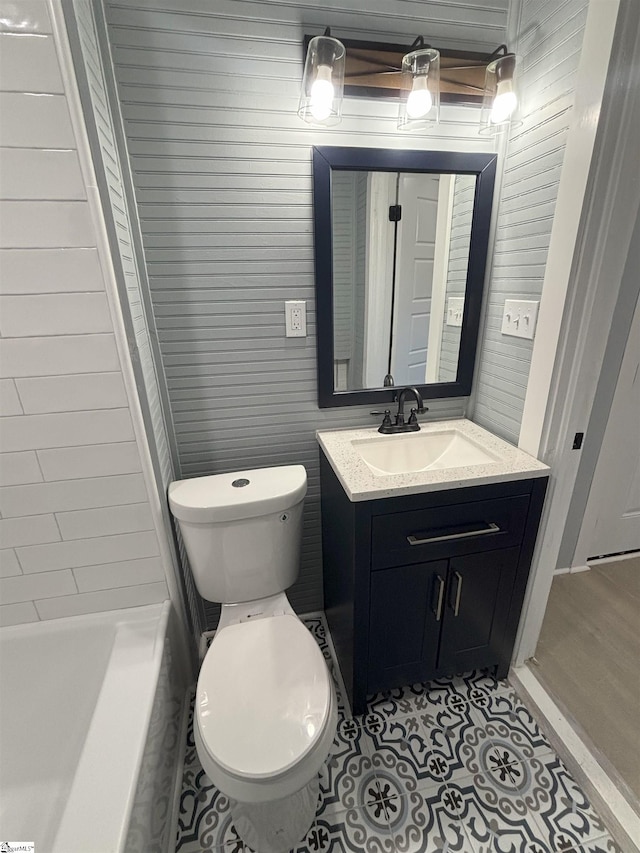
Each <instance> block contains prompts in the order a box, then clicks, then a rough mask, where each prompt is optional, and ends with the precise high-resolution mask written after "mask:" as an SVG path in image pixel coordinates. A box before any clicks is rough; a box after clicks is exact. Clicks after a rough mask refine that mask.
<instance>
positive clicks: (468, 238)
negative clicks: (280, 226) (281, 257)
mask: <svg viewBox="0 0 640 853" xmlns="http://www.w3.org/2000/svg"><path fill="white" fill-rule="evenodd" d="M495 163H496V156H495V155H493V154H490V155H486V154H465V153H452V152H425V151H388V150H378V149H361V148H334V147H323V148H315V149H314V162H313V166H314V213H315V260H316V305H317V321H318V330H317V338H318V387H319V394H318V396H319V405H320V406H321V407H330V406H341V405H354V404H357V403H378V402H383V401H385V402H391V400H392V399H393V396H394V394H393V386H398V387H403V386H405V385H415V386H417V387H418V388H419V389H420V390H421V392H422V394H423V397H424V398H426V399H429V398H431V399H433V398H436V397H451V396H463V395H467V394H469V393H470V391H471V380H472V376H473V366H474V361H475V350H476V343H477V333H478V326H479V320H480V307H481V302H482V287H483V281H484V271H485V263H486V256H487V244H488V232H489V220H490V215H491V202H492V197H493V184H494V179H495Z"/></svg>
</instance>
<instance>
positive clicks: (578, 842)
mask: <svg viewBox="0 0 640 853" xmlns="http://www.w3.org/2000/svg"><path fill="white" fill-rule="evenodd" d="M541 766H542V770H543V772H544V774H545V776H546V779H547V780H548V783H547V784H548V794H549V795H548V797H547V798H546V799H545V800H544V801H543V802H542V803H541V807H540V809H539V810H538V811H536V814H535V819H536V821H537V823H538V826H539V827H540V829H541V831H542V832H544V833H545V835H546V836H547V837H548V838H549V844H550V847H551V849H552V850H554V851H555V850H562V851H564V850H568V849H569V850H570V849H572V848H573V847H578V848H579V847H580V846H585V845H588V844H590V843H591V842H592V841H595V840H596V839H598V838H602V837H603V836H604V835H605V834H606V832H607V828H606V826H605V825H604V823H603V821H602V819H601V818H600V817H599V815H598V814H597V813H596V812H595V810H594V809H593V807H592V806H591V803H590V802H589V800H588V798H587V796H586V794H585V793H584V791H582V789H581V788H580V787H579V785H578V784H577V783H576V781H575V780H574V779H573V777H572V776H571V774H570V773H569V771H568V770H567V768H566V767H565V766H564V764H563V763H562V761H561V760H560V759H559V758H558V756H557V755H555V754H553V755H548V756H546V757H545V758H544V759H542V760H541ZM613 849H615V848H613Z"/></svg>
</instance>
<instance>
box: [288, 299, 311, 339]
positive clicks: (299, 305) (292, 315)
mask: <svg viewBox="0 0 640 853" xmlns="http://www.w3.org/2000/svg"><path fill="white" fill-rule="evenodd" d="M284 323H285V333H286V336H287V337H288V338H306V336H307V303H306V302H305V301H304V299H288V300H287V301H286V302H285V303H284Z"/></svg>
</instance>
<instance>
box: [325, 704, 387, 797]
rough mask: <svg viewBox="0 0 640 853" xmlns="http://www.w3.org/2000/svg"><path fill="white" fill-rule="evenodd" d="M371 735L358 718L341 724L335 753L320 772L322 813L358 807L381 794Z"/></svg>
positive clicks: (333, 750)
mask: <svg viewBox="0 0 640 853" xmlns="http://www.w3.org/2000/svg"><path fill="white" fill-rule="evenodd" d="M367 747H368V743H367V736H366V734H365V733H364V731H363V729H362V728H361V726H359V725H358V724H357V723H356V722H355V721H354V720H342V721H340V722H339V723H338V728H337V731H336V736H335V738H334V741H333V744H332V746H331V753H330V755H329V758H328V760H327V761H326V762H325V764H324V766H323V768H322V770H321V772H320V807H319V808H320V812H324V811H332V812H336V811H345V810H347V809H353V808H357V807H358V806H362V805H364V804H365V803H366V802H368V801H370V800H371V799H374V798H375V797H376V796H377V793H378V790H377V785H376V776H375V773H374V771H373V766H372V763H371V758H370V755H369V750H368V748H367Z"/></svg>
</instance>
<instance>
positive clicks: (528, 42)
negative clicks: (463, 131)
mask: <svg viewBox="0 0 640 853" xmlns="http://www.w3.org/2000/svg"><path fill="white" fill-rule="evenodd" d="M587 7H588V0H563V2H558V0H526V2H524V3H523V4H522V16H521V20H520V26H519V32H520V33H521V34H522V35H521V37H520V41H519V45H518V48H517V51H518V53H519V55H520V56H521V59H522V64H521V69H522V72H521V74H520V82H519V89H520V95H521V103H522V104H523V115H522V118H523V124H522V126H521V127H520V128H518V129H514V130H512V133H511V138H510V140H509V145H508V150H507V156H506V161H505V164H504V180H503V185H502V190H501V193H500V208H499V213H498V222H497V231H496V240H495V246H494V255H493V269H492V274H491V279H490V282H489V295H488V304H487V314H486V323H485V329H484V338H483V344H482V349H481V354H480V362H479V368H478V370H477V372H476V381H475V386H474V398H475V405H474V410H473V420H474V421H477V423H479V424H481V425H482V426H484V427H486V428H487V429H490V430H491V431H492V432H494V433H496V434H497V435H500V436H502V437H503V438H505V439H507V440H508V441H511V442H513V443H514V444H517V442H518V437H519V434H520V424H521V421H522V412H523V408H524V399H525V394H526V390H527V381H528V378H529V368H530V364H531V353H532V350H533V341H528V340H524V339H522V338H513V337H506V336H504V335H502V334H501V333H500V327H501V323H502V314H503V309H504V301H505V299H535V300H539V299H540V296H541V294H542V284H543V279H544V272H545V266H546V262H547V253H548V250H549V240H550V237H551V228H552V225H553V216H554V211H555V203H556V199H557V195H558V185H559V182H560V172H561V169H562V163H563V159H564V151H565V146H566V142H567V135H568V132H569V124H570V121H571V111H572V108H573V102H574V93H575V81H576V73H577V69H578V62H579V59H580V51H581V47H582V38H583V34H584V25H585V21H586V17H587Z"/></svg>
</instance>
